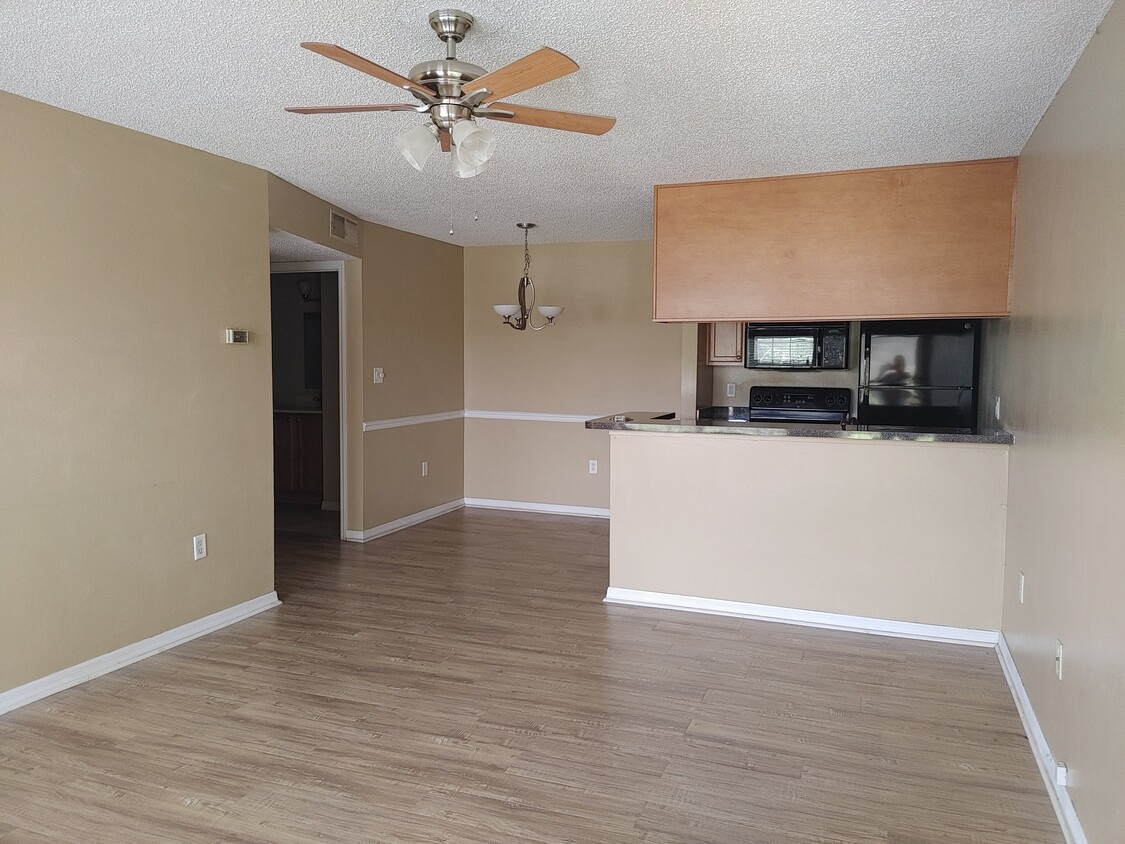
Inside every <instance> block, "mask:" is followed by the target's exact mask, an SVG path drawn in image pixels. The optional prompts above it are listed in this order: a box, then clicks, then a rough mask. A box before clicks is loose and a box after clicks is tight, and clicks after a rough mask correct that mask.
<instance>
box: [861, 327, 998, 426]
mask: <svg viewBox="0 0 1125 844" xmlns="http://www.w3.org/2000/svg"><path fill="white" fill-rule="evenodd" d="M860 333H861V335H862V338H863V340H862V347H863V362H862V365H861V367H860V371H859V404H858V413H857V418H856V421H857V422H858V423H859V424H860V425H867V426H871V427H876V428H903V429H921V430H934V429H937V430H957V431H961V432H973V431H975V430H976V425H977V398H978V397H977V378H978V375H979V370H980V336H981V323H980V320H973V319H918V320H885V321H878V322H874V321H872V322H862V323H860Z"/></svg>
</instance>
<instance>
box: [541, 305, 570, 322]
mask: <svg viewBox="0 0 1125 844" xmlns="http://www.w3.org/2000/svg"><path fill="white" fill-rule="evenodd" d="M536 310H537V311H539V313H541V314H543V316H545V317H547V319H554V318H555V317H557V316H558V315H559V314H561V313H562V312H563V310H564V309H563V308H560V307H557V306H555V305H540V306H539V307H538V308H536Z"/></svg>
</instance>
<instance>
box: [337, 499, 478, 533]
mask: <svg viewBox="0 0 1125 844" xmlns="http://www.w3.org/2000/svg"><path fill="white" fill-rule="evenodd" d="M464 506H465V499H463V498H457V499H455V500H453V501H447V502H445V503H444V504H439V505H438V506H437V507H431V508H430V509H428V510H422V511H421V512H418V513H411V514H410V515H409V516H403V517H402V518H401V519H395V520H394V521H393V522H387V523H385V524H381V525H375V527H373V528H368V529H367V530H363V531H360V530H349V531H348V532H347V533H346V535H345V536H344V538H345V539H346V540H347V541H348V542H370V541H371V540H372V539H378V538H379V537H380V536H386V535H387V534H388V533H394V532H395V531H398V530H402V529H403V528H408V527H413V526H414V525H420V524H422V522H428V521H429V520H430V519H436V518H437V517H438V516H444V515H445V514H446V513H452V512H453V511H454V510H460V509H461V508H462V507H464Z"/></svg>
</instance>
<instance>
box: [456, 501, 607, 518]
mask: <svg viewBox="0 0 1125 844" xmlns="http://www.w3.org/2000/svg"><path fill="white" fill-rule="evenodd" d="M465 506H466V507H481V508H483V509H485V510H521V511H524V512H528V513H554V514H556V515H559V516H587V517H589V518H592V519H608V518H609V508H608V507H578V506H576V505H574V504H540V503H539V502H537V501H504V500H502V499H499V498H466V499H465Z"/></svg>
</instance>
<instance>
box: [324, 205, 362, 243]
mask: <svg viewBox="0 0 1125 844" xmlns="http://www.w3.org/2000/svg"><path fill="white" fill-rule="evenodd" d="M328 235H329V237H334V238H336V239H337V240H342V241H344V243H350V244H351V245H352V246H359V223H358V222H357V221H355V220H353V219H352V218H351V217H345V216H344V215H343V214H341V213H340V212H339V211H333V212H331V215H330V216H329V220H328Z"/></svg>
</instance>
